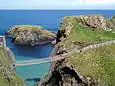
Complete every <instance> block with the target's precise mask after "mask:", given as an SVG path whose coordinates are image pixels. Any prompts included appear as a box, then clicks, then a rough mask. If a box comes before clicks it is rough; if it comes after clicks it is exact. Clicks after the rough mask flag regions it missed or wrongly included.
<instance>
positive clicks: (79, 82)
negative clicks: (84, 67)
mask: <svg viewBox="0 0 115 86" xmlns="http://www.w3.org/2000/svg"><path fill="white" fill-rule="evenodd" d="M98 85H99V84H98V81H97V80H96V79H93V78H91V77H84V76H80V74H79V73H78V72H77V71H76V70H75V69H74V68H73V67H72V66H70V65H68V64H67V62H66V61H65V60H64V59H63V60H60V61H57V62H56V63H54V64H52V66H51V68H50V72H49V74H48V76H47V78H46V79H44V80H43V81H41V82H40V83H39V84H38V86H98Z"/></svg>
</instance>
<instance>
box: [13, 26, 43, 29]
mask: <svg viewBox="0 0 115 86" xmlns="http://www.w3.org/2000/svg"><path fill="white" fill-rule="evenodd" d="M15 27H19V28H28V29H31V28H33V29H40V28H42V27H41V26H37V25H16V26H15Z"/></svg>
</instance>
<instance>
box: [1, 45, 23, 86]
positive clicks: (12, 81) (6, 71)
mask: <svg viewBox="0 0 115 86" xmlns="http://www.w3.org/2000/svg"><path fill="white" fill-rule="evenodd" d="M0 85H1V86H24V83H23V81H22V80H21V78H19V77H18V76H17V75H16V73H15V71H14V70H13V69H12V68H11V64H10V62H9V61H8V59H7V58H6V56H5V50H4V49H3V47H1V46H0Z"/></svg>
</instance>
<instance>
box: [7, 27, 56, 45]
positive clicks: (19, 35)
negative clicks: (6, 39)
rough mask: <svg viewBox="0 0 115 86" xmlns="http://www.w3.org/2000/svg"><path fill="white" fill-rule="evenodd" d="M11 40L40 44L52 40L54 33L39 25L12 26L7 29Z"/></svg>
mask: <svg viewBox="0 0 115 86" xmlns="http://www.w3.org/2000/svg"><path fill="white" fill-rule="evenodd" d="M8 34H10V35H11V36H12V37H13V40H12V42H14V43H17V44H34V45H35V44H42V43H47V42H50V41H52V40H54V37H55V34H54V33H52V32H50V31H48V30H45V29H43V28H42V27H40V26H28V25H21V26H14V27H12V28H11V29H10V30H9V31H8Z"/></svg>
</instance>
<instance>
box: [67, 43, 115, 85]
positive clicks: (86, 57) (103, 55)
mask: <svg viewBox="0 0 115 86" xmlns="http://www.w3.org/2000/svg"><path fill="white" fill-rule="evenodd" d="M68 62H69V64H71V65H73V66H74V67H75V68H76V69H77V70H78V71H79V72H80V74H82V75H83V76H89V77H93V78H95V79H97V78H98V79H99V78H100V80H101V81H103V84H105V85H101V86H115V44H111V45H107V46H104V47H100V48H96V49H91V50H88V51H84V52H82V53H76V54H74V55H73V56H71V57H70V58H68ZM101 83H102V82H101Z"/></svg>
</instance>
